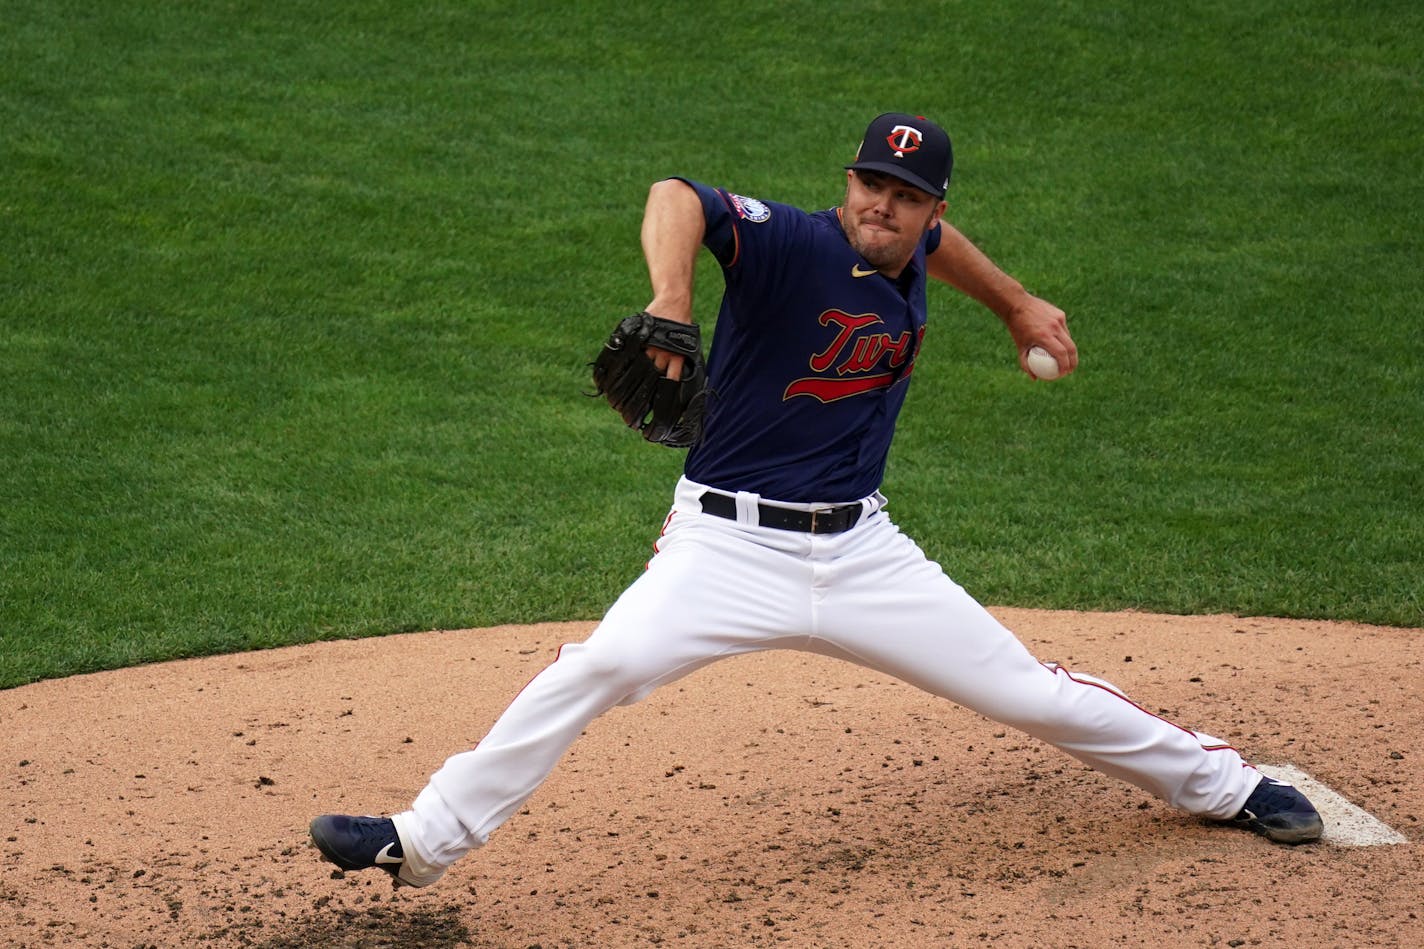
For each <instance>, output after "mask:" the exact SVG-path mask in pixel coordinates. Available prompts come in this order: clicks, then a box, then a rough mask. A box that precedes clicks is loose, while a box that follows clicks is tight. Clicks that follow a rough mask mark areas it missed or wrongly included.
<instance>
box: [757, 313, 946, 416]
mask: <svg viewBox="0 0 1424 949" xmlns="http://www.w3.org/2000/svg"><path fill="white" fill-rule="evenodd" d="M819 320H820V324H821V325H822V326H830V327H834V328H835V330H836V335H835V337H834V338H833V339H832V340H831V344H830V345H829V346H827V347H826V348H825V349H824V350H823V351H822V352H819V353H816V354H815V355H813V356H812V357H811V369H812V371H813V372H819V373H827V375H820V376H809V377H807V378H804V379H797V380H796V381H795V382H793V383H791V385H789V386H787V387H786V393H785V394H784V395H783V396H782V399H783V400H787V399H791V398H792V397H793V396H798V395H809V396H811V397H812V398H813V399H817V400H819V401H821V402H834V401H836V400H837V399H844V398H848V397H850V396H853V395H861V394H862V393H865V392H874V391H875V390H877V389H888V388H889V387H890V386H892V385H894V384H895V383H896V381H898V380H899V379H902V378H904V377H906V376H908V375H909V374H910V372H911V371H912V370H913V369H914V366H915V351H916V350H917V349H919V341H920V338H922V337H923V336H924V333H925V331H924V328H923V327H921V328H920V331H919V333H918V335H916V334H913V333H911V332H910V331H909V330H905V331H904V332H903V333H901V334H900V335H899V336H891V335H890V334H889V333H872V332H866V333H862V332H861V331H862V330H865V329H866V328H868V327H871V326H874V325H876V324H877V323H881V322H883V321H882V320H881V319H880V317H878V316H876V315H875V314H874V313H862V314H859V315H856V314H852V313H844V312H842V311H840V310H827V311H826V312H824V313H822V314H821V316H820V318H819ZM887 355H888V356H889V360H888V362H884V363H883V364H882V361H883V360H885V357H886V356H887ZM877 367H881V368H880V371H878V372H877V371H875V370H876V369H877ZM830 373H834V375H830Z"/></svg>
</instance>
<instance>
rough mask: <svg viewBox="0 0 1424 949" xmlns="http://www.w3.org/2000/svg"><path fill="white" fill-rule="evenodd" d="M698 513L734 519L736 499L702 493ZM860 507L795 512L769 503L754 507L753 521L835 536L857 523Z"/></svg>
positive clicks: (786, 528)
mask: <svg viewBox="0 0 1424 949" xmlns="http://www.w3.org/2000/svg"><path fill="white" fill-rule="evenodd" d="M698 500H700V501H701V502H702V510H703V512H704V513H706V514H714V515H716V516H717V517H725V518H727V519H728V520H733V521H735V520H736V519H737V499H736V498H735V497H732V496H730V495H726V494H717V493H716V492H713V491H704V492H703V493H702V497H701V498H699V499H698ZM862 510H864V507H863V505H861V504H844V505H842V506H840V507H831V508H826V509H824V510H821V511H797V510H794V509H793V508H789V507H776V506H775V505H772V504H758V505H757V522H758V523H759V524H761V526H762V527H775V528H777V529H779V530H784V531H801V532H803V533H806V534H839V533H841V532H842V531H848V530H850V529H851V528H852V527H854V526H855V525H856V522H857V521H859V520H860V512H861V511H862Z"/></svg>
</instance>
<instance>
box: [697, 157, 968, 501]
mask: <svg viewBox="0 0 1424 949" xmlns="http://www.w3.org/2000/svg"><path fill="white" fill-rule="evenodd" d="M681 180H684V181H686V179H681ZM687 184H689V185H691V186H692V187H693V188H694V189H695V190H696V191H697V194H698V196H699V197H700V198H701V200H702V208H703V213H704V214H705V216H706V220H707V233H706V236H705V238H704V239H703V243H704V244H705V246H706V247H707V249H708V250H710V251H711V252H712V254H713V256H714V257H716V259H717V261H718V262H719V263H720V264H721V265H722V273H723V277H724V278H725V281H726V291H725V293H724V295H723V297H722V307H721V310H720V312H719V314H718V317H717V328H716V332H715V333H714V334H713V339H712V348H711V351H710V352H709V354H708V390H709V394H708V402H707V418H706V426H705V430H704V434H703V438H702V440H701V441H700V442H698V444H696V445H695V446H693V448H692V449H691V451H690V452H689V454H688V456H687V465H686V469H685V471H686V474H687V477H689V478H691V479H692V480H693V481H698V482H701V483H702V484H706V485H710V486H711V487H715V488H719V489H722V490H724V491H754V492H756V493H757V494H760V495H761V496H762V497H765V498H768V499H772V500H781V501H794V502H816V501H827V502H839V501H852V500H857V499H859V498H863V497H867V496H869V495H870V494H873V493H874V492H875V491H876V489H878V488H879V486H880V481H881V479H882V478H883V477H884V474H885V459H886V456H887V454H888V453H889V450H890V441H891V438H892V437H893V436H894V434H895V420H896V418H897V416H898V415H899V412H900V407H901V406H902V405H903V404H904V401H905V393H906V390H907V388H908V386H909V379H910V373H911V371H912V370H913V368H914V365H915V357H916V355H917V354H918V352H919V347H920V342H921V340H922V338H923V336H924V330H925V255H926V254H927V253H932V252H933V251H934V249H935V248H936V247H937V246H938V245H939V238H940V230H939V227H938V225H936V226H935V227H934V228H932V229H931V231H930V233H929V234H928V235H927V236H926V238H925V239H924V240H922V241H921V242H920V246H919V247H918V248H917V249H916V251H915V255H914V258H913V259H912V260H911V261H910V263H909V265H908V266H907V267H906V268H905V271H904V273H902V274H901V276H900V279H898V280H890V279H888V278H886V277H885V276H883V275H881V274H880V273H879V272H878V271H876V270H875V269H874V268H873V267H871V266H870V265H868V264H867V263H866V262H865V260H864V259H862V258H861V256H860V255H859V254H858V253H856V252H855V250H854V249H852V247H851V246H850V242H849V241H848V240H847V239H846V236H845V231H844V230H843V229H842V228H841V223H840V216H839V213H838V211H837V210H835V209H831V210H826V211H817V212H814V213H808V212H806V211H802V210H800V209H799V208H794V207H791V206H789V205H785V204H778V203H776V202H773V201H759V200H756V199H753V198H746V197H742V196H740V195H736V194H732V193H730V192H728V191H726V190H723V189H721V188H710V187H708V186H706V185H702V184H699V183H697V182H694V181H687Z"/></svg>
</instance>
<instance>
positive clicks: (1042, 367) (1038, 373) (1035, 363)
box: [1028, 346, 1061, 380]
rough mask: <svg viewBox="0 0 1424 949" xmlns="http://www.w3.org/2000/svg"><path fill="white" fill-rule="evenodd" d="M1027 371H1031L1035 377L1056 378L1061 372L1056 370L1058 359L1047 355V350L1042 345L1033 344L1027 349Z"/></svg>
mask: <svg viewBox="0 0 1424 949" xmlns="http://www.w3.org/2000/svg"><path fill="white" fill-rule="evenodd" d="M1028 371H1029V372H1031V373H1033V377H1034V378H1035V379H1043V380H1048V379H1057V378H1058V377H1059V375H1061V373H1059V371H1058V360H1056V359H1054V358H1053V357H1052V356H1050V355H1048V350H1046V349H1044V348H1043V347H1042V346H1035V347H1033V348H1032V349H1030V350H1029V351H1028Z"/></svg>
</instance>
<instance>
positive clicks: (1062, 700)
mask: <svg viewBox="0 0 1424 949" xmlns="http://www.w3.org/2000/svg"><path fill="white" fill-rule="evenodd" d="M706 490H707V488H706V487H705V486H703V485H699V484H696V483H694V482H692V481H689V480H688V479H686V478H683V479H681V480H680V481H679V483H678V486H677V489H676V495H675V499H674V505H673V510H672V513H671V515H670V517H669V518H668V521H667V524H666V527H665V530H664V533H663V535H662V536H661V538H659V540H658V543H657V545H656V553H655V554H654V556H653V558H652V560H650V561H649V563H648V567H647V570H646V571H645V572H644V574H643V575H642V576H641V577H640V578H639V579H638V580H637V581H635V582H634V583H633V584H632V585H631V586H630V587H629V588H628V589H627V590H626V591H625V592H624V594H623V595H622V596H621V597H620V598H619V599H618V601H617V602H616V603H615V604H614V605H613V607H612V608H611V609H610V610H609V611H608V613H607V615H606V616H605V617H604V619H603V621H602V622H601V623H600V624H599V626H598V627H597V628H596V629H595V630H594V631H593V633H592V634H591V635H590V636H589V638H588V639H587V640H586V641H584V642H582V643H576V644H570V645H565V646H564V647H563V648H562V649H561V650H560V652H559V656H558V658H557V660H556V661H554V662H553V663H552V664H550V665H549V666H548V667H547V668H546V669H544V671H542V672H541V673H539V674H538V675H537V676H535V677H534V679H533V680H532V681H531V682H530V683H529V684H528V685H527V686H526V687H525V689H524V690H523V691H522V692H521V693H520V694H519V695H518V696H517V697H516V698H515V700H514V702H513V703H512V704H511V705H510V706H509V708H508V709H507V710H506V711H505V712H504V714H503V715H502V716H500V718H499V720H498V721H497V722H496V723H495V725H494V726H493V727H492V728H491V729H490V731H489V733H488V734H487V735H486V736H485V737H484V739H483V740H481V741H480V743H479V745H478V746H477V747H476V748H474V749H473V750H471V751H466V752H463V753H460V754H456V755H454V756H452V757H451V758H449V759H448V760H447V761H446V762H445V764H444V766H443V767H441V768H440V770H439V771H437V772H436V773H435V774H434V775H433V776H432V777H431V779H430V782H429V784H428V785H427V786H426V788H425V789H424V790H423V791H422V792H421V793H420V794H419V796H418V797H417V798H416V800H415V803H414V805H413V807H412V809H411V810H409V811H406V812H404V813H402V814H398V815H396V816H395V818H394V820H395V823H396V827H397V829H398V831H399V833H400V835H401V841H402V844H403V847H404V849H405V852H406V854H407V855H408V856H409V855H411V854H412V853H414V854H415V855H416V856H417V857H418V859H419V861H420V863H421V864H422V865H427V866H429V867H444V866H448V865H450V864H452V863H454V862H455V861H456V860H457V859H459V858H460V857H461V856H462V855H463V854H465V853H467V852H468V851H470V850H472V849H474V848H476V847H479V846H481V845H482V844H484V843H485V841H486V840H488V838H489V835H490V834H491V833H492V832H493V831H494V830H495V829H496V828H497V827H499V826H500V825H501V824H503V823H504V822H505V821H506V820H507V819H508V818H509V817H510V816H511V815H512V814H514V813H515V812H516V811H518V810H519V809H520V808H521V807H522V806H523V804H524V802H525V800H526V799H527V798H528V797H529V795H531V794H532V793H533V792H534V790H535V789H536V788H537V787H538V786H539V784H540V782H542V781H543V780H544V779H545V777H547V776H548V774H549V773H550V772H551V771H552V770H553V768H554V767H555V765H556V764H557V763H558V761H559V759H560V758H561V757H562V756H563V754H564V752H565V751H566V750H567V749H568V747H569V746H570V745H571V744H572V743H573V742H574V741H575V740H576V739H577V738H578V737H579V735H580V734H581V733H582V732H583V730H584V728H585V727H587V726H588V724H589V723H590V722H592V721H593V720H594V719H595V718H597V717H598V716H599V715H601V714H602V713H603V712H605V711H607V710H608V709H610V708H612V707H613V706H614V705H619V704H630V703H633V702H636V701H638V700H639V699H642V698H643V697H645V696H647V695H648V694H649V693H651V692H652V691H653V690H654V689H656V688H658V687H659V686H661V685H665V684H667V683H669V682H672V681H674V680H676V679H678V678H680V677H682V676H685V675H687V674H688V673H691V672H693V671H695V670H697V669H699V668H701V667H702V666H704V665H707V664H708V663H711V662H713V661H716V660H719V659H722V658H726V657H729V656H734V655H738V654H743V653H749V652H754V651H757V650H763V649H797V650H804V651H806V652H811V653H816V654H818V655H823V656H831V657H835V658H839V659H844V660H848V661H850V662H854V663H857V664H859V665H862V666H865V667H867V668H869V669H873V670H876V671H879V672H882V673H884V674H886V675H891V676H894V677H896V678H898V679H901V680H903V681H905V682H908V683H910V684H911V685H914V686H917V687H919V688H921V689H924V690H925V691H927V692H930V693H932V694H934V695H937V696H941V697H943V698H946V699H949V700H951V701H954V702H956V703H958V704H960V705H963V706H965V707H967V708H969V709H972V710H973V711H975V712H978V713H980V714H983V715H986V716H988V717H990V718H992V719H995V720H996V721H999V722H1002V723H1004V724H1006V725H1009V726H1012V727H1014V728H1018V729H1020V730H1022V731H1024V732H1026V733H1027V734H1029V735H1032V736H1034V737H1037V738H1040V739H1042V740H1043V741H1046V742H1049V743H1050V744H1053V745H1054V746H1056V747H1058V748H1060V749H1062V750H1063V751H1065V752H1067V753H1068V754H1070V755H1072V756H1074V757H1076V758H1078V759H1080V760H1082V761H1083V762H1085V763H1086V764H1088V765H1090V766H1092V767H1093V768H1096V769H1097V770H1099V771H1101V772H1103V773H1105V774H1109V775H1112V776H1114V777H1117V778H1121V779H1123V780H1125V781H1128V782H1130V783H1132V784H1135V785H1137V786H1138V787H1141V788H1143V789H1144V790H1146V791H1148V792H1150V793H1152V794H1153V795H1155V796H1157V797H1159V798H1162V799H1163V800H1165V801H1167V802H1168V803H1170V804H1172V805H1175V806H1177V807H1180V808H1182V809H1184V810H1187V811H1189V812H1191V813H1194V814H1199V815H1202V816H1205V817H1212V818H1220V819H1228V818H1231V817H1233V816H1235V815H1236V814H1237V812H1238V811H1239V810H1240V809H1241V806H1242V804H1243V802H1244V801H1245V799H1246V797H1247V796H1248V795H1249V794H1250V792H1251V790H1252V789H1253V788H1254V787H1255V785H1256V783H1257V781H1258V780H1259V773H1258V772H1257V771H1256V770H1255V769H1254V768H1252V767H1250V766H1248V765H1246V764H1245V763H1244V762H1243V761H1242V759H1241V757H1240V756H1239V755H1238V754H1237V752H1236V751H1235V750H1234V749H1232V748H1231V747H1230V746H1228V745H1226V744H1225V743H1224V742H1221V741H1218V740H1217V739H1215V738H1212V737H1211V736H1209V735H1204V734H1199V733H1194V732H1192V731H1189V730H1187V729H1185V728H1182V727H1179V726H1177V725H1175V724H1173V723H1171V722H1169V721H1166V720H1164V719H1162V718H1160V717H1158V716H1156V715H1153V714H1151V713H1149V712H1147V711H1146V710H1144V709H1142V708H1140V707H1138V706H1137V705H1135V704H1133V703H1132V702H1131V701H1129V700H1128V699H1127V698H1126V697H1125V696H1123V695H1122V694H1121V692H1120V691H1118V690H1117V689H1116V688H1115V687H1113V686H1111V685H1110V684H1108V683H1106V682H1103V681H1102V680H1099V679H1095V678H1092V677H1090V676H1082V675H1075V674H1074V673H1072V672H1070V671H1068V670H1067V669H1064V668H1063V667H1061V666H1058V665H1055V664H1051V663H1049V664H1045V663H1042V662H1039V661H1038V660H1037V659H1035V658H1034V657H1033V656H1032V655H1031V654H1030V653H1029V652H1028V650H1027V649H1026V648H1025V647H1024V646H1023V645H1022V644H1021V643H1020V642H1019V641H1018V639H1017V638H1015V637H1014V635H1013V634H1012V633H1011V632H1009V630H1007V629H1005V628H1004V627H1003V626H1002V625H1001V624H1000V623H999V622H998V621H997V620H996V619H994V617H993V616H991V615H990V614H989V612H988V611H987V610H985V609H984V608H983V607H982V606H980V604H979V603H978V602H976V601H975V600H974V599H973V598H972V597H971V596H969V594H967V593H966V592H965V591H964V590H963V589H962V588H961V587H960V586H959V585H958V584H956V583H954V582H953V581H952V580H951V579H950V578H949V577H948V576H946V575H945V573H944V571H942V570H941V569H940V567H939V565H938V564H936V563H934V562H933V561H930V560H929V559H928V558H926V557H925V555H924V554H923V553H922V552H921V550H920V548H919V546H918V545H917V544H916V543H915V542H914V541H913V540H911V539H910V538H909V537H907V536H906V535H905V534H903V533H901V532H900V530H899V528H897V527H896V526H895V524H894V523H893V522H892V521H891V520H890V518H889V516H888V515H887V513H886V512H885V510H883V508H884V505H885V499H884V497H883V496H882V495H880V494H879V493H877V494H875V495H874V496H872V497H870V498H867V499H865V500H864V501H863V502H861V503H862V506H863V508H864V513H863V514H862V516H861V518H860V521H859V523H857V525H856V526H855V527H853V528H851V529H850V530H847V531H844V532H843V533H834V534H811V533H803V532H800V531H789V530H779V529H775V528H769V527H764V526H760V525H759V523H758V503H759V502H760V499H759V498H758V497H757V496H756V495H753V494H748V493H746V492H741V493H738V494H737V495H735V496H734V497H735V502H736V510H737V517H736V519H735V520H732V519H729V518H723V517H717V516H712V515H709V514H705V513H702V510H701V501H700V499H701V497H702V495H703V493H704V492H705V491H706ZM788 507H793V508H795V509H800V510H810V509H812V508H811V506H809V505H788Z"/></svg>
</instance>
